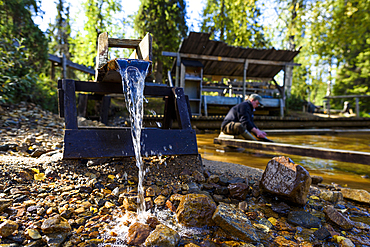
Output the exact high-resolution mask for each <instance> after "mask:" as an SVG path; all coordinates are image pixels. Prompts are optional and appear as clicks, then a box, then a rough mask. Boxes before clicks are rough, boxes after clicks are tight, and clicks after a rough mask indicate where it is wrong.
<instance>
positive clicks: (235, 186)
mask: <svg viewBox="0 0 370 247" xmlns="http://www.w3.org/2000/svg"><path fill="white" fill-rule="evenodd" d="M227 188H228V189H229V193H230V196H231V197H232V198H235V199H238V200H245V198H246V197H247V195H248V193H249V186H248V185H247V184H245V183H232V184H229V186H227Z"/></svg>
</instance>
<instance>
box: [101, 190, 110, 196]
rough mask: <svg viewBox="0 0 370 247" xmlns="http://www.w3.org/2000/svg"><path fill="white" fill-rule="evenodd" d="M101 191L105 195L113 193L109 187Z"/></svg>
mask: <svg viewBox="0 0 370 247" xmlns="http://www.w3.org/2000/svg"><path fill="white" fill-rule="evenodd" d="M101 192H102V193H103V194H104V195H109V194H111V193H112V191H111V190H108V189H101Z"/></svg>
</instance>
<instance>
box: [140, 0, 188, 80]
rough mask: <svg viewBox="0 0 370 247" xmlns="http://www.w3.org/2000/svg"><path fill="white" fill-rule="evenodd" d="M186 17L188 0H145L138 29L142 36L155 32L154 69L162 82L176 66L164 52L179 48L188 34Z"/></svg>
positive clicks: (142, 1) (141, 8)
mask: <svg viewBox="0 0 370 247" xmlns="http://www.w3.org/2000/svg"><path fill="white" fill-rule="evenodd" d="M185 16H186V8H185V1H184V0H141V5H140V8H139V11H138V13H137V15H136V16H135V21H134V22H135V31H136V32H137V33H138V34H139V35H140V36H141V37H144V36H145V34H146V33H147V32H149V33H151V34H152V35H153V44H152V48H153V71H154V74H155V78H156V82H158V83H161V82H162V77H163V74H165V72H166V71H167V70H169V69H170V67H171V65H172V64H171V63H170V61H168V60H165V59H164V57H163V56H162V51H177V49H178V47H179V45H180V42H181V40H182V39H183V38H184V37H185V36H186V34H187V31H188V28H187V26H186V21H185Z"/></svg>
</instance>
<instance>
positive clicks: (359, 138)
mask: <svg viewBox="0 0 370 247" xmlns="http://www.w3.org/2000/svg"><path fill="white" fill-rule="evenodd" d="M217 136H218V133H215V134H198V135H197V142H198V150H199V153H200V154H201V155H202V157H203V158H205V159H208V160H215V161H223V162H229V163H236V164H241V165H246V166H251V167H256V168H260V169H265V167H266V164H267V162H268V161H269V160H270V159H271V158H272V157H274V156H280V155H285V156H288V157H290V158H291V159H292V160H293V161H294V162H295V163H296V164H299V165H302V166H303V167H304V168H306V169H307V170H308V171H309V173H310V174H311V175H319V176H322V177H323V178H324V182H323V183H326V184H331V183H336V184H339V185H341V186H344V187H345V186H347V187H349V188H353V189H365V190H367V191H369V192H370V160H369V165H361V164H355V163H348V162H340V161H335V160H324V159H317V158H311V157H304V156H296V155H289V154H281V153H269V152H266V151H258V150H249V149H230V148H228V147H224V146H221V145H218V144H213V139H214V138H215V137H217ZM269 138H270V139H272V140H273V141H275V142H280V143H289V144H295V145H307V146H315V147H325V148H333V149H343V150H354V151H362V152H370V133H361V134H352V133H351V134H334V135H294V136H293V135H292V136H285V135H284V136H271V135H270V136H269ZM366 177H369V178H366Z"/></svg>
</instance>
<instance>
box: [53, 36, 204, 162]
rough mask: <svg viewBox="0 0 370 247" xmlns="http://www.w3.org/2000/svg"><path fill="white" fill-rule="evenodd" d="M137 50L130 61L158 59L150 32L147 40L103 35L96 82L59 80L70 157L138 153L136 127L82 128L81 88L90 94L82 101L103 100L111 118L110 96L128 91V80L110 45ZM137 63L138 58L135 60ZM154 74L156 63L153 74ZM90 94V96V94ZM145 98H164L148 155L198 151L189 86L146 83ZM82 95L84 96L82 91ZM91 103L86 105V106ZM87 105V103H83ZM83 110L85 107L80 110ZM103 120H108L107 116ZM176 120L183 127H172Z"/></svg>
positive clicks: (146, 139)
mask: <svg viewBox="0 0 370 247" xmlns="http://www.w3.org/2000/svg"><path fill="white" fill-rule="evenodd" d="M109 47H119V48H131V49H135V51H134V52H133V53H132V54H131V56H130V57H129V59H128V61H130V59H139V60H140V61H149V62H151V61H152V38H151V35H150V34H149V33H148V34H147V35H146V36H145V37H144V38H143V39H142V40H138V39H113V38H108V34H107V33H102V34H101V35H100V36H99V39H98V55H97V58H96V61H97V69H96V73H95V81H94V82H90V81H76V80H70V79H63V80H59V81H58V97H59V114H60V117H64V119H65V130H64V150H63V158H64V159H79V158H103V157H133V156H135V153H134V149H133V144H132V137H131V128H130V127H82V126H78V121H77V112H78V111H77V106H76V92H84V93H85V94H82V95H85V96H82V99H81V98H80V99H79V103H80V104H79V105H80V106H81V105H82V106H84V107H85V106H86V102H87V100H88V97H89V95H91V96H93V97H97V96H98V97H100V98H101V100H102V108H103V113H102V115H103V116H105V117H106V119H105V120H107V115H108V114H107V110H108V109H107V107H108V106H109V99H110V98H109V97H110V96H109V95H110V94H122V95H123V87H122V79H121V75H120V73H119V72H118V70H117V69H118V68H117V61H116V60H117V59H113V60H108V48H109ZM132 61H137V60H132ZM150 73H151V66H150V67H149V73H148V74H150ZM86 93H88V94H86ZM144 95H145V96H154V97H162V98H163V99H164V104H165V107H164V118H163V122H162V127H161V128H143V129H142V132H141V140H142V153H145V152H148V153H149V154H150V155H193V154H194V155H198V147H197V142H196V134H195V130H193V129H192V127H191V123H190V119H191V113H190V108H189V101H188V98H187V96H186V95H185V94H184V90H183V88H178V87H168V86H167V85H164V84H154V83H145V88H144ZM80 97H81V95H80ZM81 102H85V104H81ZM82 108H83V107H82ZM79 111H83V109H82V110H81V109H79ZM101 119H103V120H104V117H102V118H101ZM174 120H177V122H178V129H173V128H172V123H173V121H174Z"/></svg>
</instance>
